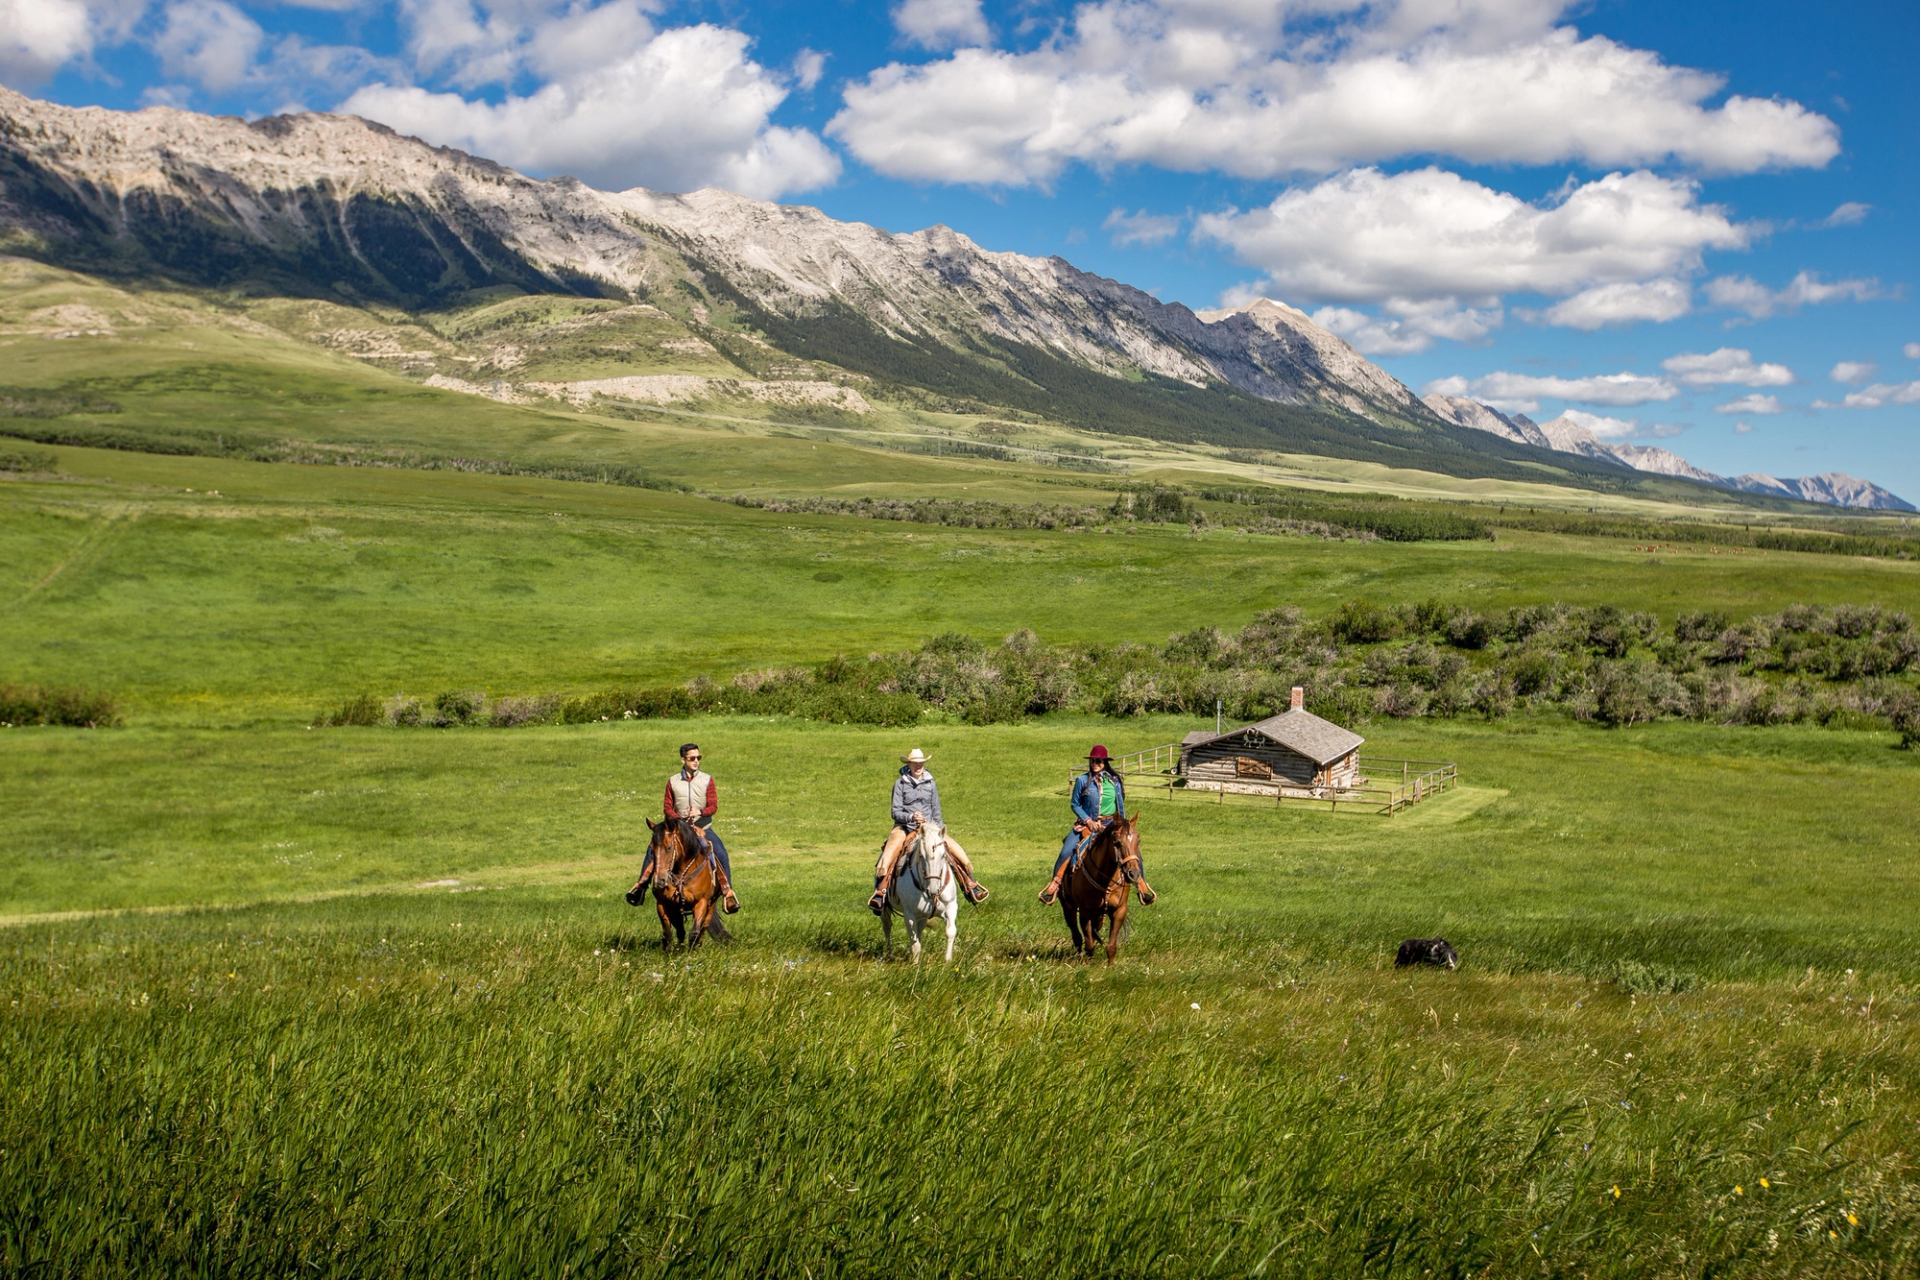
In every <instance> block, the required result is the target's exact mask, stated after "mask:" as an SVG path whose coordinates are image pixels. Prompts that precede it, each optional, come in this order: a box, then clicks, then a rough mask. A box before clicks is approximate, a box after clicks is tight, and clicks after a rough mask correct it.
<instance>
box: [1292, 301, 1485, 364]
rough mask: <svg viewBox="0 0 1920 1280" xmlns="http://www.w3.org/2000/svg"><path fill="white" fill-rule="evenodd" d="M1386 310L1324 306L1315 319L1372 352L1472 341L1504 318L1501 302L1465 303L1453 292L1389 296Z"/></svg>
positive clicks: (1397, 351) (1396, 352) (1406, 352)
mask: <svg viewBox="0 0 1920 1280" xmlns="http://www.w3.org/2000/svg"><path fill="white" fill-rule="evenodd" d="M1385 310H1386V312H1387V315H1386V316H1384V317H1383V316H1374V315H1368V314H1367V313H1365V312H1362V311H1355V310H1354V309H1352V308H1351V307H1322V308H1320V309H1319V310H1318V311H1315V312H1314V313H1313V316H1312V319H1313V322H1314V323H1315V324H1317V325H1319V326H1320V327H1321V328H1323V329H1326V330H1328V331H1330V332H1332V333H1334V334H1337V335H1339V336H1340V337H1341V338H1343V339H1345V340H1346V341H1347V343H1348V344H1350V345H1351V346H1352V347H1353V348H1354V350H1356V351H1359V352H1360V353H1361V354H1363V355H1369V356H1399V355H1411V354H1412V353H1414V352H1417V351H1425V350H1426V349H1427V348H1428V347H1430V346H1432V345H1433V343H1434V339H1436V338H1447V339H1450V340H1451V341H1454V342H1472V341H1475V340H1477V339H1480V338H1484V337H1486V336H1487V335H1488V334H1490V333H1492V332H1493V331H1494V330H1495V329H1497V328H1499V327H1500V324H1501V322H1502V321H1503V320H1504V319H1505V316H1504V314H1503V313H1502V311H1501V310H1500V308H1498V307H1463V306H1460V305H1459V304H1458V303H1457V302H1456V301H1455V300H1454V299H1452V298H1436V299H1432V300H1414V299H1409V298H1389V299H1387V301H1386V304H1385Z"/></svg>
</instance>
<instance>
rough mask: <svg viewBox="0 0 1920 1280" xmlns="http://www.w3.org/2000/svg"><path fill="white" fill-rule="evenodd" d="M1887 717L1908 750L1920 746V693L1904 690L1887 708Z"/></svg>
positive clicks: (1901, 742) (1903, 746)
mask: <svg viewBox="0 0 1920 1280" xmlns="http://www.w3.org/2000/svg"><path fill="white" fill-rule="evenodd" d="M1887 719H1889V720H1891V721H1892V722H1893V731H1894V732H1895V733H1897V734H1899V735H1900V745H1901V747H1902V748H1904V749H1905V750H1908V751H1912V750H1915V749H1916V748H1920V693H1915V692H1914V691H1913V690H1911V689H1908V690H1904V691H1903V692H1902V693H1901V694H1900V695H1899V696H1897V697H1896V698H1895V699H1894V700H1893V702H1892V704H1891V705H1890V706H1889V707H1888V708H1887Z"/></svg>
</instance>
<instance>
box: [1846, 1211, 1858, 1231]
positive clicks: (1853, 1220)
mask: <svg viewBox="0 0 1920 1280" xmlns="http://www.w3.org/2000/svg"><path fill="white" fill-rule="evenodd" d="M1847 1225H1848V1226H1850V1227H1857V1226H1859V1225H1860V1219H1858V1218H1856V1217H1854V1216H1853V1210H1851V1209H1849V1210H1847Z"/></svg>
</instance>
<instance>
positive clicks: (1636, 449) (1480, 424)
mask: <svg viewBox="0 0 1920 1280" xmlns="http://www.w3.org/2000/svg"><path fill="white" fill-rule="evenodd" d="M1425 399H1426V404H1427V407H1428V408H1430V409H1432V410H1433V411H1434V412H1435V413H1437V414H1439V415H1440V416H1441V417H1443V418H1445V419H1447V420H1448V421H1449V422H1452V423H1455V424H1457V425H1459V426H1463V427H1471V428H1473V429H1474V430H1476V431H1485V432H1487V433H1488V434H1490V435H1495V436H1498V437H1499V438H1501V439H1503V440H1514V441H1522V442H1525V443H1528V444H1539V445H1540V446H1542V447H1543V448H1548V449H1553V450H1556V451H1558V452H1561V453H1571V454H1576V455H1578V456H1580V457H1582V458H1587V459H1591V460H1593V461H1596V462H1603V463H1611V464H1613V465H1615V466H1620V467H1625V468H1627V469H1628V470H1631V471H1640V472H1645V473H1648V474H1651V475H1662V476H1677V477H1679V478H1681V479H1685V480H1696V481H1698V482H1700V483H1701V484H1710V485H1713V486H1714V487H1716V488H1720V489H1729V490H1732V491H1734V492H1737V493H1754V494H1762V495H1765V496H1767V497H1773V498H1791V499H1795V500H1798V501H1801V502H1817V503H1821V504H1823V505H1825V506H1833V507H1856V508H1861V509H1864V510H1872V511H1912V510H1914V509H1915V508H1914V506H1913V505H1912V504H1911V503H1909V502H1907V501H1906V500H1905V499H1904V498H1901V497H1899V496H1898V495H1897V494H1894V493H1891V492H1889V491H1888V490H1886V489H1883V488H1881V487H1880V486H1879V485H1877V484H1874V483H1872V482H1871V481H1868V480H1862V479H1860V478H1859V477H1857V476H1850V475H1846V474H1844V473H1842V472H1838V471H1829V472H1826V473H1824V474H1821V475H1817V476H1805V477H1801V478H1798V479H1787V480H1782V479H1779V478H1777V477H1775V476H1769V475H1761V474H1758V473H1748V474H1746V475H1738V476H1722V475H1716V474H1714V473H1713V472H1711V471H1706V470H1703V469H1702V468H1700V467H1696V466H1694V465H1693V464H1692V463H1691V462H1688V461H1687V460H1686V459H1685V458H1683V457H1681V456H1680V455H1679V454H1677V453H1674V452H1673V451H1672V450H1670V449H1662V448H1660V447H1659V446H1657V445H1639V444H1607V443H1606V442H1604V441H1602V440H1601V439H1599V438H1598V437H1597V436H1595V435H1594V434H1593V432H1592V430H1591V429H1590V428H1588V427H1586V426H1584V425H1582V424H1581V423H1580V422H1578V421H1576V420H1575V419H1574V418H1573V417H1571V416H1564V417H1560V418H1556V419H1554V420H1553V421H1552V422H1549V423H1546V424H1544V425H1542V424H1539V423H1536V422H1534V421H1533V419H1531V418H1529V417H1527V416H1526V415H1525V414H1523V413H1515V414H1507V413H1502V412H1501V411H1500V410H1499V409H1496V408H1494V407H1493V406H1492V405H1490V404H1483V403H1481V402H1480V401H1478V400H1474V399H1471V398H1469V397H1466V396H1447V395H1440V394H1437V393H1436V394H1430V395H1428V396H1427V397H1426V398H1425Z"/></svg>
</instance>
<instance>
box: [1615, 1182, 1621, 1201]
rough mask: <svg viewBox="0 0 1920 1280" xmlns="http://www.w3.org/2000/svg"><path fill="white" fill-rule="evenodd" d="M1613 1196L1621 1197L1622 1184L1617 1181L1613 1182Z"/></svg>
mask: <svg viewBox="0 0 1920 1280" xmlns="http://www.w3.org/2000/svg"><path fill="white" fill-rule="evenodd" d="M1613 1198H1614V1199H1615V1200H1618V1199H1619V1198H1620V1184H1619V1183H1617V1182H1616V1183H1614V1184H1613Z"/></svg>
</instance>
